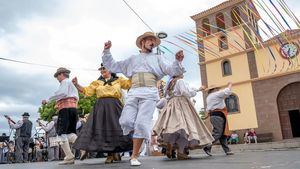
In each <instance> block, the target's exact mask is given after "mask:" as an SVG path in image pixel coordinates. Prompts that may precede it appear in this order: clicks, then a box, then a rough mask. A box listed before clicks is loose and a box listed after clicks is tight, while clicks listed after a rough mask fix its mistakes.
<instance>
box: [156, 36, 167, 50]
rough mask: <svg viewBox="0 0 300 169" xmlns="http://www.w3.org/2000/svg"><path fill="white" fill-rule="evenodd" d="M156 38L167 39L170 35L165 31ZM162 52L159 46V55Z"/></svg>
mask: <svg viewBox="0 0 300 169" xmlns="http://www.w3.org/2000/svg"><path fill="white" fill-rule="evenodd" d="M156 36H157V37H158V38H159V39H165V38H166V37H168V34H167V33H166V32H163V31H160V32H158V33H156ZM161 52H162V51H161V50H160V48H159V46H157V54H159V55H160V54H161Z"/></svg>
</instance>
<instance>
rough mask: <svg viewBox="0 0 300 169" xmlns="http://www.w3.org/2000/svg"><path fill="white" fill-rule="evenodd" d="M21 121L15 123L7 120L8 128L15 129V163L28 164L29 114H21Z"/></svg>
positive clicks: (30, 127) (30, 128) (30, 125)
mask: <svg viewBox="0 0 300 169" xmlns="http://www.w3.org/2000/svg"><path fill="white" fill-rule="evenodd" d="M22 116H23V119H22V120H19V121H18V122H17V123H15V124H14V123H13V122H12V121H11V120H8V124H9V126H10V128H12V129H16V162H17V163H22V162H28V151H29V141H30V137H31V130H32V122H31V121H30V120H29V116H30V115H29V113H27V112H24V113H23V115H22Z"/></svg>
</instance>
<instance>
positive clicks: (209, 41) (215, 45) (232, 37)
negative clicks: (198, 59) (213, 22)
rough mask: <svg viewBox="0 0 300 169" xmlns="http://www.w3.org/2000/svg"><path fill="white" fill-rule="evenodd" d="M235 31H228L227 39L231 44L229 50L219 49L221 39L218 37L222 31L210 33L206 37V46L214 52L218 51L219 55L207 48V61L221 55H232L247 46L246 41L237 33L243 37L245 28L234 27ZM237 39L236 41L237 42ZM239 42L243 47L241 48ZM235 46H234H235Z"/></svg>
mask: <svg viewBox="0 0 300 169" xmlns="http://www.w3.org/2000/svg"><path fill="white" fill-rule="evenodd" d="M233 29H234V32H233V31H229V32H228V33H227V40H228V43H229V44H230V45H228V50H224V51H220V50H219V41H218V38H219V36H220V34H221V33H222V32H220V33H216V34H215V35H210V36H208V37H206V38H204V41H203V42H204V47H205V48H207V49H210V50H211V51H213V52H214V53H216V54H217V55H219V56H216V55H215V54H212V52H208V51H207V50H205V61H210V60H213V59H217V58H219V57H220V56H226V55H230V54H233V53H236V52H239V51H243V48H245V42H244V40H243V39H241V38H240V37H239V36H238V35H237V34H239V35H240V36H241V37H243V30H242V28H240V27H234V28H233ZM235 41H236V42H235ZM237 43H239V44H240V45H241V46H242V47H243V48H241V47H240V46H239V45H238V44H237ZM233 46H234V47H233Z"/></svg>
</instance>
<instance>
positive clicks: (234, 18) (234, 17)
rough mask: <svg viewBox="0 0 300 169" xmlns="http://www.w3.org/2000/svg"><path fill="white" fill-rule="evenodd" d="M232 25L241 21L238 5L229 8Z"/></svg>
mask: <svg viewBox="0 0 300 169" xmlns="http://www.w3.org/2000/svg"><path fill="white" fill-rule="evenodd" d="M230 14H231V19H232V26H237V25H239V24H240V23H241V15H240V11H239V8H238V7H235V8H233V9H232V10H231V12H230Z"/></svg>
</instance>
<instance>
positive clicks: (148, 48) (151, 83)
mask: <svg viewBox="0 0 300 169" xmlns="http://www.w3.org/2000/svg"><path fill="white" fill-rule="evenodd" d="M159 44H160V39H159V38H158V37H156V36H155V34H154V33H152V32H146V33H144V34H143V35H141V36H139V37H138V38H137V40H136V45H137V47H138V48H140V54H138V55H132V56H131V57H129V58H127V59H125V60H122V61H115V60H114V59H113V57H112V55H111V53H110V48H111V42H110V41H108V42H106V43H105V45H104V51H103V56H102V61H103V64H104V66H105V67H107V68H108V69H109V70H111V71H112V72H115V73H123V74H124V75H125V76H126V77H128V78H131V80H132V87H131V89H130V90H129V92H128V94H127V99H126V103H125V106H124V108H123V111H122V115H121V117H120V120H119V121H120V124H121V127H122V129H123V134H124V135H128V134H132V135H133V153H132V156H131V160H130V163H131V165H132V166H139V165H141V163H140V162H139V161H138V160H137V158H138V153H139V149H140V147H141V145H142V143H143V141H144V139H147V140H149V139H150V135H151V119H152V116H153V113H154V110H155V105H156V102H157V100H158V99H159V95H158V89H157V87H156V84H157V81H158V80H160V79H161V78H163V77H164V76H165V75H170V76H176V75H180V74H182V73H183V72H184V68H183V67H182V66H181V62H182V60H183V58H184V55H183V51H179V52H177V53H176V60H175V61H174V62H173V63H172V64H170V63H168V61H167V59H165V58H164V57H163V56H162V55H158V54H155V53H152V51H153V48H154V47H157V46H158V45H159Z"/></svg>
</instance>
